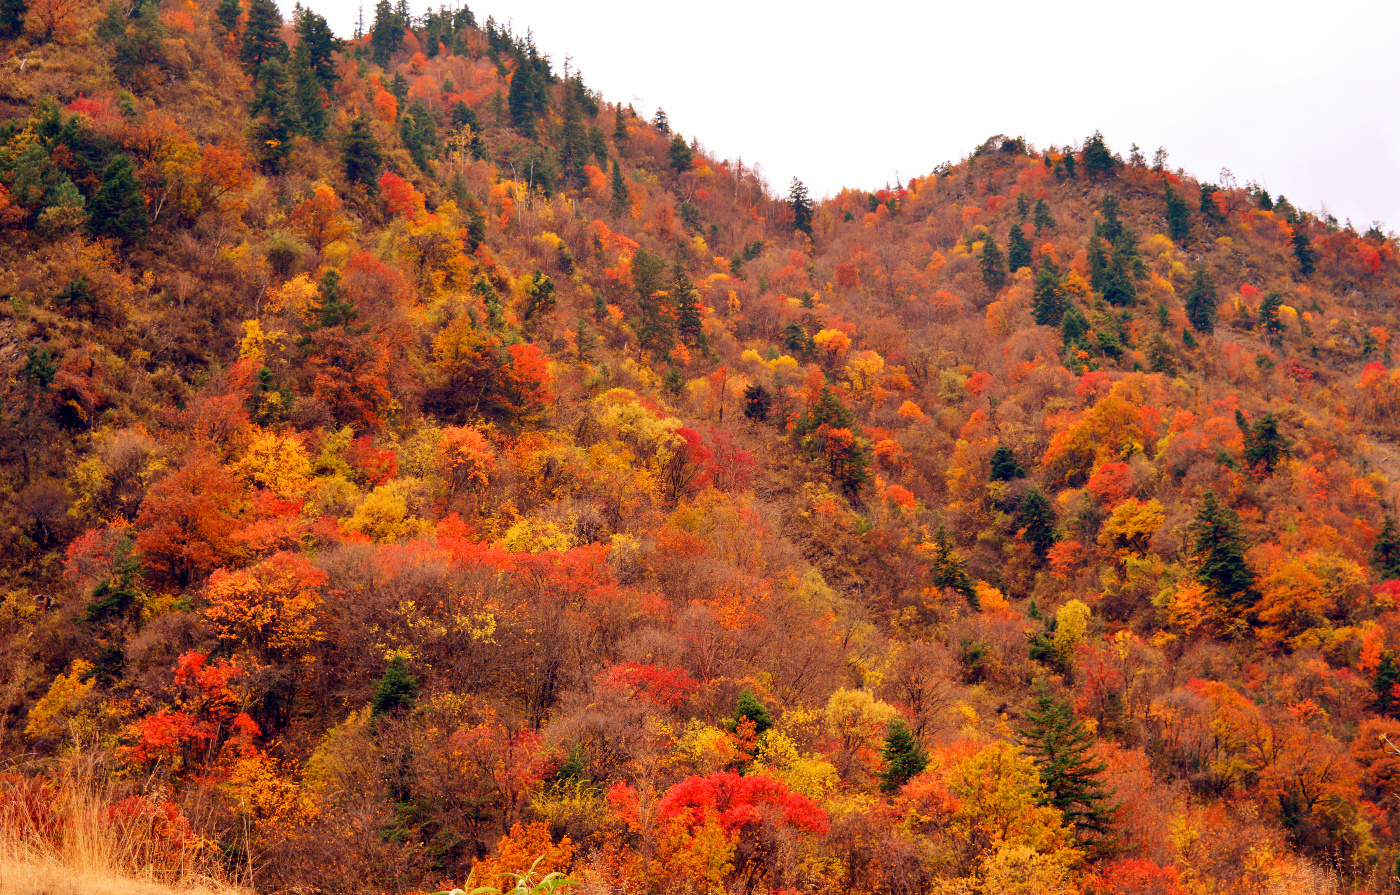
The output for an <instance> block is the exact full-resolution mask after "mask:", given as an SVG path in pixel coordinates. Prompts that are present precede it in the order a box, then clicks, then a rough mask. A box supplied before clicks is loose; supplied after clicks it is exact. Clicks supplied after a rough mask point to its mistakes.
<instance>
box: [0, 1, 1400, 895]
mask: <svg viewBox="0 0 1400 895" xmlns="http://www.w3.org/2000/svg"><path fill="white" fill-rule="evenodd" d="M370 12H371V11H368V10H367V11H366V15H367V17H368V18H369V20H370V21H371V22H372V26H367V27H368V28H369V32H368V33H367V34H365V35H364V36H363V37H361V38H360V39H358V40H355V41H351V42H348V43H347V42H341V41H338V40H337V39H335V38H334V36H333V35H332V34H331V33H330V30H329V28H327V26H326V23H325V21H324V19H322V18H321V17H320V16H319V15H318V14H317V13H315V12H313V11H311V10H309V9H304V10H300V11H299V12H298V14H297V16H296V18H295V20H294V21H290V22H287V21H283V20H282V18H281V16H280V14H279V13H278V11H277V9H276V6H275V5H274V4H273V3H272V2H271V0H247V2H246V3H245V4H243V5H240V3H239V2H237V0H219V2H217V3H215V2H213V0H184V2H174V0H129V2H122V3H114V4H111V5H109V6H106V7H103V8H97V7H95V6H91V5H87V4H77V3H65V2H58V0H28V2H25V0H13V2H9V3H4V2H0V37H4V39H6V40H7V41H9V42H10V44H9V45H10V46H12V47H13V50H14V52H13V54H12V55H11V57H10V59H9V61H8V62H7V63H6V64H5V65H4V66H3V68H0V298H3V299H4V301H3V302H0V370H3V373H4V379H3V388H4V389H5V395H4V400H3V401H0V419H3V424H0V555H3V556H4V557H5V559H4V561H3V562H2V563H0V686H2V688H3V689H0V705H2V706H3V711H0V744H3V747H2V748H3V750H4V754H5V755H6V757H7V758H8V759H9V762H8V765H7V767H6V768H4V769H3V772H2V773H0V828H3V829H4V830H6V831H7V832H6V837H7V838H5V839H4V840H2V841H8V842H16V843H25V844H26V845H25V847H26V848H28V847H33V848H39V849H43V850H47V852H45V853H58V852H63V851H64V849H65V848H67V847H68V846H70V845H72V843H73V841H75V837H76V836H77V834H76V833H75V832H73V831H74V830H76V829H90V828H91V827H83V826H82V825H80V824H76V822H75V820H74V818H75V817H79V816H81V817H84V818H88V819H92V818H97V820H95V821H93V823H94V824H96V828H97V829H102V830H107V831H108V832H111V831H112V830H117V831H120V834H119V837H118V838H121V839H123V840H127V839H131V838H132V837H136V838H139V839H140V841H142V842H146V843H149V845H150V847H149V850H148V851H146V852H143V853H141V855H139V856H137V857H134V858H132V859H131V860H129V861H127V863H128V864H129V865H130V866H128V867H126V868H125V870H126V871H131V872H140V873H148V874H150V875H152V877H153V878H154V879H156V880H157V881H166V882H168V881H170V880H172V879H177V878H180V876H181V874H187V873H193V872H196V871H197V872H198V873H201V874H204V873H213V874H216V875H217V874H219V873H223V874H226V876H227V878H228V880H230V881H233V882H238V883H240V884H246V883H247V882H248V880H249V879H250V878H251V880H252V882H253V884H254V885H255V886H256V889H257V891H259V892H293V891H296V892H363V891H383V892H430V891H436V890H439V889H444V888H447V889H450V888H452V887H455V886H461V887H463V888H465V889H467V890H470V889H472V888H474V887H476V886H480V885H490V886H501V885H503V886H505V887H506V888H507V889H508V888H509V886H510V885H513V884H514V880H513V879H512V878H511V877H510V876H509V874H514V873H520V872H523V871H525V870H526V868H530V867H532V866H533V868H534V876H533V877H532V878H531V880H532V881H533V882H539V881H540V878H542V877H544V876H545V875H547V874H549V873H552V872H554V871H558V872H560V873H563V874H566V875H567V876H568V877H569V878H570V879H572V880H574V881H576V884H577V886H578V888H577V889H576V890H577V891H585V892H595V891H596V892H604V891H608V892H613V891H622V890H627V891H648V892H651V891H656V892H660V891H667V892H669V891H682V892H717V891H724V892H736V893H737V892H773V893H776V892H778V891H780V890H781V891H788V892H791V891H804V892H822V893H825V892H831V893H836V892H843V893H845V892H862V893H863V892H870V893H873V892H877V891H878V892H881V893H888V892H896V893H906V892H907V893H916V892H917V893H926V892H947V893H953V892H958V893H974V892H975V893H988V895H990V893H1007V892H1051V893H1069V892H1082V893H1116V895H1128V893H1149V892H1151V893H1188V892H1189V893H1214V892H1219V893H1233V892H1241V893H1244V892H1250V893H1254V892H1260V891H1288V892H1300V893H1306V892H1318V893H1323V892H1328V893H1331V892H1362V891H1365V892H1371V893H1380V892H1393V891H1395V888H1396V882H1395V878H1396V868H1397V866H1400V864H1397V860H1398V859H1400V840H1397V838H1396V832H1395V831H1396V830H1397V827H1396V824H1395V822H1396V820H1397V819H1400V818H1398V817H1397V814H1396V813H1397V812H1398V811H1400V788H1397V787H1400V784H1397V782H1396V780H1397V776H1396V773H1395V770H1396V767H1397V765H1396V761H1397V755H1400V720H1397V718H1400V694H1397V692H1396V687H1397V683H1400V666H1397V664H1396V659H1395V656H1394V651H1395V650H1396V649H1397V647H1400V614H1397V612H1396V607H1395V600H1396V597H1397V594H1400V585H1397V583H1396V581H1397V579H1400V531H1397V526H1396V522H1395V519H1394V518H1393V515H1392V514H1394V513H1395V500H1396V489H1395V484H1394V483H1395V481H1396V480H1397V477H1400V448H1397V445H1396V438H1397V434H1400V428H1397V427H1400V370H1397V369H1396V367H1395V364H1394V362H1393V360H1392V356H1391V347H1390V345H1389V343H1390V341H1391V338H1392V333H1396V332H1397V331H1400V322H1397V320H1396V310H1397V302H1396V297H1397V292H1398V291H1400V265H1397V262H1396V245H1395V244H1394V242H1393V241H1391V240H1390V239H1389V238H1387V237H1386V236H1385V235H1383V234H1381V233H1379V232H1377V231H1375V230H1372V231H1368V232H1366V233H1360V234H1358V233H1356V232H1353V231H1352V230H1350V229H1348V228H1342V227H1339V226H1338V225H1337V222H1336V221H1332V220H1318V219H1316V218H1315V217H1313V216H1311V215H1309V214H1306V213H1303V212H1300V211H1299V210H1298V209H1296V208H1294V207H1293V206H1292V205H1291V204H1290V203H1289V202H1288V201H1287V199H1286V198H1285V197H1284V196H1282V195H1280V196H1271V195H1269V194H1268V193H1267V192H1265V191H1263V190H1261V189H1259V188H1257V187H1256V186H1254V185H1252V184H1249V185H1245V186H1243V187H1242V186H1239V185H1237V184H1235V183H1219V184H1210V183H1203V182H1200V181H1198V180H1196V179H1194V178H1193V177H1192V176H1191V175H1189V174H1187V173H1186V172H1183V171H1180V170H1173V169H1172V168H1171V167H1170V164H1169V159H1168V158H1167V157H1166V154H1165V153H1164V152H1162V153H1159V154H1158V156H1157V157H1156V158H1154V159H1146V158H1143V157H1142V156H1141V154H1140V153H1138V152H1137V151H1136V149H1135V148H1134V149H1132V150H1129V152H1128V157H1127V158H1126V159H1124V158H1122V157H1120V155H1118V154H1115V153H1114V151H1113V148H1111V147H1108V146H1106V145H1105V144H1104V141H1103V139H1102V137H1100V136H1099V135H1097V134H1094V135H1088V136H1086V138H1085V140H1084V141H1083V143H1082V144H1080V145H1076V146H1074V147H1041V148H1037V147H1034V146H1030V145H1028V144H1027V143H1026V142H1025V141H1023V140H1021V139H1020V138H1013V137H1007V136H1002V135H998V136H995V137H992V138H990V139H989V140H987V141H986V142H985V143H984V144H983V145H981V146H979V147H976V148H975V149H973V150H972V151H971V152H970V153H969V155H968V156H967V157H966V158H964V159H962V160H961V161H959V162H958V163H957V164H955V165H946V166H943V167H941V168H939V169H937V170H934V171H931V172H929V173H928V174H927V175H924V176H919V177H915V178H910V179H909V180H908V181H907V182H905V183H899V184H896V185H895V188H894V189H883V190H877V191H874V192H862V191H845V192H843V193H842V194H840V195H839V196H836V197H835V198H833V199H830V200H828V201H822V202H814V201H812V200H811V199H810V198H809V197H808V196H807V194H806V190H805V188H804V187H803V186H802V184H801V183H800V182H797V181H794V182H793V183H792V184H791V185H789V187H788V190H787V193H786V195H775V194H774V193H773V192H772V190H771V188H770V187H769V186H768V185H767V184H765V183H764V182H763V181H762V179H761V178H759V177H758V176H756V174H755V173H754V172H753V171H752V170H750V169H748V168H745V167H744V166H743V165H742V164H741V163H738V162H734V161H726V160H720V159H716V158H712V157H710V156H708V155H707V154H706V153H705V152H703V151H702V150H701V149H700V146H699V142H698V140H697V139H696V138H695V135H689V136H686V135H681V134H676V133H673V132H671V131H670V129H669V127H668V126H667V124H666V122H665V118H664V113H658V114H656V115H655V116H654V117H653V120H650V121H649V120H646V119H644V118H643V117H642V116H640V115H639V114H637V112H636V111H635V110H633V109H631V108H629V107H625V106H622V105H619V104H615V103H612V102H610V101H608V99H607V98H605V97H602V96H600V95H598V94H597V93H596V92H594V91H593V90H591V89H590V88H589V87H588V86H587V84H586V83H585V82H584V81H583V79H582V77H581V76H580V75H579V74H578V73H576V72H571V71H570V72H560V71H558V70H557V68H556V66H555V64H554V62H553V61H552V60H550V59H549V58H547V57H546V56H544V55H542V54H541V53H540V52H539V50H538V49H537V48H536V47H534V46H533V44H532V42H531V40H530V38H529V36H528V32H527V34H526V35H525V36H521V35H519V34H516V33H514V32H513V31H511V30H510V29H509V28H503V27H502V26H501V25H499V24H498V23H496V22H495V21H494V20H493V19H491V18H485V19H482V20H478V18H477V15H478V14H479V13H477V14H474V13H473V12H472V11H469V10H467V9H466V8H461V9H456V10H448V9H442V10H439V11H438V12H434V13H430V14H429V15H427V16H426V17H424V18H422V19H417V18H415V19H412V20H409V19H408V18H407V17H406V14H405V13H403V12H402V11H401V10H400V11H396V10H395V8H394V7H392V6H390V5H389V4H388V3H387V2H381V3H379V4H378V5H377V7H376V9H375V10H373V11H372V12H373V15H370ZM74 780H83V781H85V783H84V785H91V784H94V783H95V784H100V791H101V792H103V793H104V795H103V796H102V797H101V802H102V805H101V806H99V807H95V808H93V809H92V810H91V811H89V812H83V811H78V810H77V809H72V808H64V807H62V806H63V805H65V804H71V801H70V802H65V801H64V800H63V799H62V798H59V797H60V796H64V797H67V796H72V795H73V794H74V793H75V792H78V791H79V789H81V787H79V785H78V784H77V783H74V782H73V781H74ZM84 791H86V790H84ZM69 853H71V849H70V852H69ZM537 859H538V860H537ZM186 878H188V877H186ZM556 879H557V878H556ZM548 888H549V886H545V889H548ZM565 890H567V888H566V889H565Z"/></svg>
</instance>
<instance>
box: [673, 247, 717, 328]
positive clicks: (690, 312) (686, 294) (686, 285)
mask: <svg viewBox="0 0 1400 895" xmlns="http://www.w3.org/2000/svg"><path fill="white" fill-rule="evenodd" d="M671 307H672V309H673V310H674V313H675V316H676V334H677V335H678V336H680V340H681V341H682V342H684V343H685V344H686V345H688V346H690V347H691V348H696V349H699V350H700V351H708V350H709V343H708V342H707V341H706V340H705V319H704V317H703V315H702V311H701V308H700V291H699V290H698V289H696V288H695V284H694V283H692V282H691V280H690V276H689V274H687V273H686V271H685V266H684V265H682V264H681V261H680V259H679V258H677V259H676V261H675V263H674V264H672V265H671Z"/></svg>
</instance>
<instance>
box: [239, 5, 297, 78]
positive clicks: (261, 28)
mask: <svg viewBox="0 0 1400 895" xmlns="http://www.w3.org/2000/svg"><path fill="white" fill-rule="evenodd" d="M286 58H287V45H286V44H285V43H283V42H282V12H281V10H279V9H278V8H277V4H276V3H275V2H273V0H248V23H247V25H245V26H244V28H243V42H242V44H241V45H240V47H239V50H238V60H239V61H240V62H242V63H243V67H244V69H246V70H247V71H248V73H249V74H251V75H252V76H253V81H254V83H256V82H257V81H258V79H259V78H261V77H262V67H263V64H264V63H266V62H268V61H269V60H274V59H275V60H278V61H280V60H283V59H286Z"/></svg>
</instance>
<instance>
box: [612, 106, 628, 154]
mask: <svg viewBox="0 0 1400 895" xmlns="http://www.w3.org/2000/svg"><path fill="white" fill-rule="evenodd" d="M631 142H632V135H631V134H630V133H628V132H627V119H626V118H624V117H623V114H622V103H618V104H617V106H616V107H615V110H614V112H613V145H615V146H617V152H618V154H619V155H626V154H627V146H628V145H629V144H630V143H631Z"/></svg>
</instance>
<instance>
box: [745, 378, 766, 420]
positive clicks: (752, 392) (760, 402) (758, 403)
mask: <svg viewBox="0 0 1400 895" xmlns="http://www.w3.org/2000/svg"><path fill="white" fill-rule="evenodd" d="M772 406H773V396H772V395H770V394H768V389H766V388H764V387H763V386H761V385H759V384H758V383H756V382H755V383H754V384H752V385H750V386H748V387H746V388H745V389H744V416H745V417H747V418H748V419H751V420H753V421H754V422H756V423H762V422H767V420H768V412H769V409H770V408H771V407H772Z"/></svg>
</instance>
